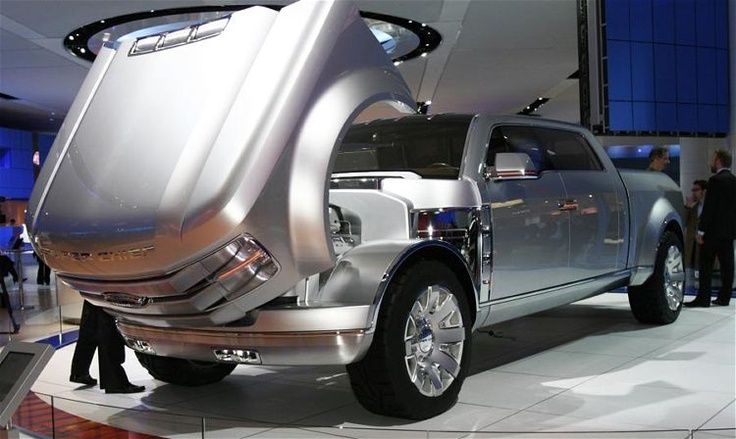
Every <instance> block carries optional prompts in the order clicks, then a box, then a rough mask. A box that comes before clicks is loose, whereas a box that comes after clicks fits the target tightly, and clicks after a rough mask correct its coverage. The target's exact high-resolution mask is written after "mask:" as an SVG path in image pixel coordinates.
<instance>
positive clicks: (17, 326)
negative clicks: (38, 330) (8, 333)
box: [13, 322, 20, 334]
mask: <svg viewBox="0 0 736 439" xmlns="http://www.w3.org/2000/svg"><path fill="white" fill-rule="evenodd" d="M18 332H20V324H19V323H15V322H13V334H17V333H18Z"/></svg>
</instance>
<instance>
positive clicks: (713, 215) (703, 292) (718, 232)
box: [685, 149, 736, 308]
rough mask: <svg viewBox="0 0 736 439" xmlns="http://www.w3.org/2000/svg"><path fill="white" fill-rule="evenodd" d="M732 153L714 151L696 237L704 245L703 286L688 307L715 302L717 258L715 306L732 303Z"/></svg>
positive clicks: (735, 220) (735, 217) (735, 199)
mask: <svg viewBox="0 0 736 439" xmlns="http://www.w3.org/2000/svg"><path fill="white" fill-rule="evenodd" d="M731 162H732V157H731V153H730V152H728V151H726V150H725V149H719V150H717V151H716V152H715V154H713V160H712V162H711V171H713V172H714V173H715V175H713V176H712V177H711V178H710V179H709V180H708V184H707V187H708V194H707V196H706V197H705V201H704V202H703V212H702V213H701V215H700V219H699V220H698V233H697V236H696V239H697V241H698V244H699V245H700V261H699V271H700V276H699V277H700V286H699V288H698V295H697V296H696V297H695V299H694V300H693V301H692V302H688V303H686V304H685V306H686V307H688V308H693V307H703V308H707V307H709V306H710V305H711V302H710V296H711V292H712V288H711V276H712V274H713V263H714V262H715V260H716V258H718V262H719V263H720V267H721V288H720V289H719V292H718V297H717V298H716V300H714V301H713V304H714V305H719V306H728V304H729V302H730V300H731V290H732V288H733V270H734V256H733V240H734V239H736V176H734V175H733V174H732V173H731V169H730V167H731Z"/></svg>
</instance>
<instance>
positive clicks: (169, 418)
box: [33, 293, 736, 439]
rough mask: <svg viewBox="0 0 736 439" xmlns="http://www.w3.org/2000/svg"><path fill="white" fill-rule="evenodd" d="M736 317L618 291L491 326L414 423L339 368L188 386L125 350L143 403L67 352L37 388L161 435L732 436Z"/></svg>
mask: <svg viewBox="0 0 736 439" xmlns="http://www.w3.org/2000/svg"><path fill="white" fill-rule="evenodd" d="M734 317H735V313H734V305H733V303H732V304H731V306H730V307H728V308H723V307H711V308H708V309H705V308H697V309H684V310H683V311H682V313H681V315H680V318H679V319H678V321H677V322H675V323H674V324H672V325H667V326H646V325H641V324H638V323H637V322H636V321H635V320H634V319H633V317H632V316H631V313H630V311H629V307H628V302H627V298H626V295H625V294H620V293H608V294H604V295H602V296H599V297H596V298H592V299H588V300H586V301H582V302H579V303H577V304H573V305H568V306H565V307H562V308H559V309H556V310H552V311H548V312H544V313H541V314H538V315H535V316H531V317H527V318H522V319H518V320H515V321H511V322H507V323H504V324H501V325H498V326H497V327H495V328H493V332H492V333H491V334H488V333H484V334H476V336H475V337H474V343H473V360H472V363H471V375H470V376H469V377H468V379H467V380H466V381H465V385H464V387H463V390H462V392H461V393H460V398H459V401H458V403H457V404H456V405H455V406H454V407H453V408H452V409H451V410H449V411H448V412H446V413H444V414H442V415H440V416H437V417H435V418H432V419H429V420H426V421H422V422H408V421H403V420H400V419H394V418H388V417H382V416H377V415H374V414H371V413H369V412H368V411H366V410H365V409H363V408H362V407H361V406H360V405H359V404H358V403H357V402H356V400H355V398H354V397H353V395H352V392H351V390H350V385H349V382H348V378H347V375H346V373H345V370H344V368H343V367H256V366H251V367H247V366H241V367H238V368H236V370H235V372H233V374H232V375H231V376H229V377H227V378H225V379H224V380H223V381H222V382H220V383H216V384H212V385H209V386H204V387H200V388H185V387H177V386H172V385H167V384H165V383H162V382H158V381H155V380H153V379H152V378H151V377H150V376H149V375H148V373H147V372H146V371H145V370H144V369H143V368H142V367H141V366H140V365H139V364H138V362H137V361H136V359H135V356H134V355H133V354H132V352H130V351H128V361H127V362H126V363H125V368H126V370H127V371H128V375H129V377H130V379H131V381H132V382H134V383H136V384H144V385H145V386H146V392H145V393H141V394H134V395H105V394H104V393H102V392H101V391H100V390H99V389H98V388H86V389H84V388H75V386H73V385H72V384H71V383H69V382H68V381H67V379H68V375H69V364H70V360H71V356H72V352H73V348H74V346H73V345H71V346H67V347H65V348H62V349H60V350H58V351H57V352H56V353H55V354H54V357H53V358H52V360H51V363H50V364H49V365H48V367H46V369H45V370H44V372H43V374H42V375H41V377H40V378H39V379H38V380H37V382H36V383H35V385H34V387H33V390H34V391H35V392H37V393H38V394H41V395H42V396H43V395H48V396H47V398H48V399H49V400H50V399H51V397H53V404H54V405H55V406H56V407H58V408H61V409H64V410H67V411H69V412H72V413H75V414H78V415H80V416H84V417H85V418H90V419H93V420H97V421H99V422H103V423H107V424H111V425H115V426H119V427H122V428H125V429H128V430H130V431H136V432H144V433H149V434H155V435H158V436H161V437H168V438H189V437H206V438H236V437H237V438H242V437H255V438H274V437H279V438H287V437H294V438H297V437H315V438H316V437H349V438H377V437H407V438H415V437H423V438H461V437H462V438H501V437H514V438H517V437H533V438H540V437H553V438H563V437H565V438H566V437H575V438H603V437H614V438H650V437H651V438H690V437H692V438H698V439H699V438H723V437H731V438H733V437H736V413H735V412H736V407H735V402H734V400H735V398H736V380H735V371H736V342H735V339H736V336H735V333H736V328H735V319H734ZM92 374H93V375H94V376H96V374H97V369H96V365H95V366H94V367H93V370H92ZM203 429H204V430H205V433H204V434H202V433H201V432H202V430H203ZM520 432H530V433H527V434H520ZM573 433H574V435H573Z"/></svg>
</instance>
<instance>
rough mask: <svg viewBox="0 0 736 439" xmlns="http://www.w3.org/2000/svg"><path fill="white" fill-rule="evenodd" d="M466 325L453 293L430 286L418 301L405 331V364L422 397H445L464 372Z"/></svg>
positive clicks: (408, 318) (407, 321)
mask: <svg viewBox="0 0 736 439" xmlns="http://www.w3.org/2000/svg"><path fill="white" fill-rule="evenodd" d="M465 324H466V322H463V317H462V313H461V312H460V309H459V307H458V303H457V299H456V298H455V296H454V295H453V294H452V292H450V291H448V290H446V289H445V288H443V287H440V286H437V285H429V286H428V287H427V289H426V290H425V291H422V293H421V294H420V295H419V297H417V300H416V301H415V302H414V305H413V306H412V309H411V312H410V313H409V315H408V316H407V319H406V325H405V328H404V344H405V346H406V354H405V356H404V363H405V364H406V372H407V373H408V374H409V380H410V381H411V382H412V383H414V385H415V386H416V388H417V389H418V390H419V392H420V393H421V394H422V395H425V396H439V395H441V394H442V393H444V391H445V389H447V388H448V387H449V386H450V385H451V384H452V382H453V381H454V380H455V377H456V376H457V374H458V373H459V372H460V364H461V362H462V357H463V342H464V341H465V331H464V328H465Z"/></svg>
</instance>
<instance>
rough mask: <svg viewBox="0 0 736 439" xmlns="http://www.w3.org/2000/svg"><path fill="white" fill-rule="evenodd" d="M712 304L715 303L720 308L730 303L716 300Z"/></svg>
mask: <svg viewBox="0 0 736 439" xmlns="http://www.w3.org/2000/svg"><path fill="white" fill-rule="evenodd" d="M711 303H713V305H718V306H728V302H725V301H721V300H718V299H716V300H714V301H713V302H711Z"/></svg>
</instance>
